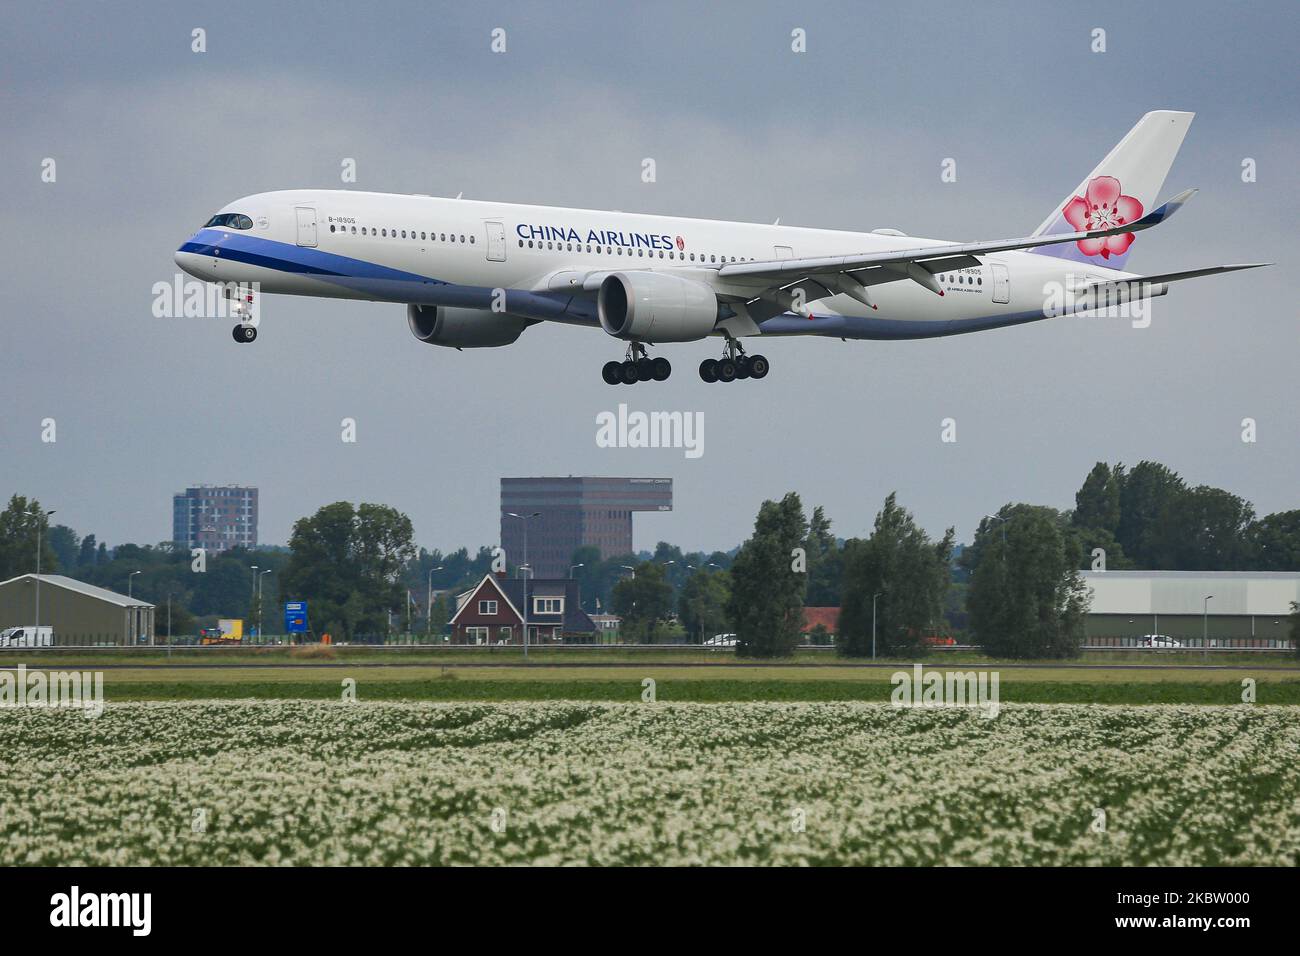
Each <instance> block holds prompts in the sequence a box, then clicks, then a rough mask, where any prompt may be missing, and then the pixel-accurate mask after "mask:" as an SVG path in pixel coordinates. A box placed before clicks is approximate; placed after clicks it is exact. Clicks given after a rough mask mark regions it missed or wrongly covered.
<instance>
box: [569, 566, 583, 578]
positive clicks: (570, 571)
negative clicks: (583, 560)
mask: <svg viewBox="0 0 1300 956" xmlns="http://www.w3.org/2000/svg"><path fill="white" fill-rule="evenodd" d="M585 567H586V565H585V564H571V565H569V577H573V572H574V571H576V570H578V568H585Z"/></svg>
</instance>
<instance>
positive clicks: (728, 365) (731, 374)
mask: <svg viewBox="0 0 1300 956" xmlns="http://www.w3.org/2000/svg"><path fill="white" fill-rule="evenodd" d="M717 373H718V381H719V382H734V381H735V380H736V363H735V362H733V361H732V360H731V359H729V358H724V359H718V365H717Z"/></svg>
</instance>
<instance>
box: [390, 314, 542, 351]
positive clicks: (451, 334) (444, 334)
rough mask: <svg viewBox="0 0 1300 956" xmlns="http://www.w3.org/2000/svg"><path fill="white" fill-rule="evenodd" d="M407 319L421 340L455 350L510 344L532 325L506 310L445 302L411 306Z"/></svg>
mask: <svg viewBox="0 0 1300 956" xmlns="http://www.w3.org/2000/svg"><path fill="white" fill-rule="evenodd" d="M406 322H407V324H408V325H410V327H411V334H412V335H414V336H415V337H416V338H417V339H419V340H420V341H421V342H426V343H428V344H429V345H443V346H446V347H448V348H454V349H480V348H495V347H497V346H501V345H510V344H511V343H513V342H514V341H515V339H517V338H519V336H520V334H521V333H522V332H523V331H524V329H526V328H528V326H529V322H528V320H527V319H521V318H518V317H517V316H513V315H506V314H505V313H502V312H491V311H489V310H487V309H449V308H447V307H445V306H441V305H408V306H407V307H406Z"/></svg>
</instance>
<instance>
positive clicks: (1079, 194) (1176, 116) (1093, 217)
mask: <svg viewBox="0 0 1300 956" xmlns="http://www.w3.org/2000/svg"><path fill="white" fill-rule="evenodd" d="M1195 115H1196V114H1195V113H1177V112H1174V111H1172V110H1156V111H1154V112H1151V113H1147V114H1146V115H1145V116H1143V117H1142V118H1141V119H1140V120H1138V122H1137V125H1136V126H1134V127H1133V128H1132V129H1131V130H1129V131H1128V135H1127V136H1125V137H1124V138H1123V139H1122V140H1120V141H1119V145H1118V146H1116V147H1115V148H1114V149H1112V150H1111V151H1110V153H1109V154H1108V155H1107V156H1106V158H1105V159H1103V160H1102V161H1101V164H1100V165H1099V166H1098V167H1097V168H1096V169H1094V170H1093V171H1092V172H1090V173H1089V174H1088V178H1087V179H1085V180H1084V181H1083V182H1081V183H1080V184H1079V187H1078V188H1077V189H1076V190H1075V191H1074V192H1072V193H1070V195H1068V196H1066V197H1065V199H1063V200H1061V203H1060V204H1059V205H1058V206H1057V207H1056V209H1055V210H1053V212H1052V214H1051V215H1050V216H1048V217H1047V219H1046V220H1044V221H1043V224H1042V225H1041V226H1039V227H1038V228H1037V229H1035V230H1034V232H1033V235H1035V236H1043V235H1054V234H1057V233H1064V232H1083V231H1085V230H1088V229H1104V228H1106V227H1107V226H1117V225H1122V224H1124V223H1128V222H1133V221H1134V220H1135V219H1139V218H1141V216H1142V215H1143V214H1144V213H1146V212H1148V211H1150V210H1151V208H1152V207H1153V206H1154V205H1155V202H1156V196H1157V194H1158V193H1159V192H1160V187H1161V186H1162V185H1164V181H1165V175H1166V174H1167V173H1168V172H1169V167H1170V166H1172V165H1173V163H1174V157H1175V156H1177V155H1178V147H1179V146H1181V145H1182V144H1183V137H1184V136H1186V135H1187V128H1188V127H1189V126H1191V125H1192V117H1193V116H1195ZM1134 238H1135V237H1134V235H1133V233H1122V234H1120V235H1117V236H1110V237H1108V238H1105V239H1084V240H1083V241H1081V242H1073V243H1071V242H1064V243H1058V244H1056V245H1052V246H1039V247H1038V248H1035V249H1032V250H1030V251H1031V252H1036V253H1038V254H1039V255H1043V256H1058V257H1060V258H1062V259H1073V260H1074V261H1075V262H1086V263H1089V264H1091V265H1098V266H1103V267H1104V268H1107V269H1122V268H1124V262H1125V260H1127V259H1128V250H1129V246H1131V245H1132V244H1133V241H1134Z"/></svg>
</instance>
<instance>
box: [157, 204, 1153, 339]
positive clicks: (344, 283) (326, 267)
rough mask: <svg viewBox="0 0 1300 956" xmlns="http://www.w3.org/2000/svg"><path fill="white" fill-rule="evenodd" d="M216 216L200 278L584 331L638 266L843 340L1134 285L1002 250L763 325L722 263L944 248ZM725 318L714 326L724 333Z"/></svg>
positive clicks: (870, 235)
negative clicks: (496, 311)
mask: <svg viewBox="0 0 1300 956" xmlns="http://www.w3.org/2000/svg"><path fill="white" fill-rule="evenodd" d="M222 214H242V215H243V216H247V217H248V220H250V221H251V227H250V228H242V229H241V228H235V227H232V226H230V225H225V224H219V225H215V226H209V227H205V228H203V229H201V230H200V231H199V232H198V233H196V234H195V235H194V236H193V237H191V239H190V240H188V241H187V242H186V243H185V244H184V245H182V247H181V249H180V250H179V251H178V252H177V253H176V261H177V262H178V263H179V264H180V265H181V267H182V268H184V269H185V271H187V272H189V273H190V274H191V275H194V276H197V277H199V278H201V279H205V280H209V281H214V282H237V283H257V284H259V285H260V289H261V291H262V292H265V293H284V294H290V295H307V296H322V297H330V298H352V299H366V300H374V301H387V302H401V303H408V304H411V303H414V304H426V305H439V306H458V307H465V308H481V309H490V308H491V307H492V294H493V293H494V292H497V291H499V290H509V291H510V295H511V298H510V305H509V311H510V312H511V313H515V314H519V315H522V316H524V317H527V318H530V319H544V320H550V321H560V322H571V323H575V324H581V325H598V323H597V320H596V317H595V311H594V306H593V304H592V299H593V295H592V289H593V286H592V277H593V276H594V277H596V278H597V279H598V278H599V276H600V275H601V274H604V273H609V272H625V271H630V270H650V271H654V272H662V273H668V274H672V275H677V276H681V277H684V278H690V279H695V280H697V281H700V282H704V283H706V284H708V285H709V286H711V287H712V288H713V289H714V290H715V291H716V292H717V293H718V296H719V299H720V300H721V301H731V302H734V303H737V306H738V311H739V312H741V313H742V314H741V315H740V316H739V317H738V318H736V319H735V320H733V321H732V322H731V327H730V328H729V329H728V331H731V332H733V333H734V334H737V335H746V334H749V335H752V334H821V335H835V336H839V337H845V338H923V337H929V336H935V335H947V334H955V333H958V332H967V331H976V330H978V329H982V328H993V327H998V326H1002V325H1013V324H1018V323H1020V322H1027V321H1033V320H1035V319H1038V318H1044V317H1048V316H1049V315H1059V314H1064V313H1068V312H1071V311H1076V310H1074V309H1070V308H1060V307H1059V305H1054V304H1053V303H1052V302H1051V290H1052V289H1053V286H1054V284H1056V285H1062V286H1072V285H1077V284H1078V283H1080V282H1089V281H1105V280H1113V279H1116V278H1120V277H1124V276H1127V275H1129V274H1128V273H1123V272H1117V271H1114V270H1107V269H1102V268H1098V267H1096V266H1091V265H1081V264H1079V263H1075V262H1070V261H1067V260H1063V259H1060V258H1056V257H1052V256H1043V255H1037V254H1034V253H1028V252H1003V253H995V254H992V255H989V256H984V257H981V259H982V261H981V264H980V265H979V266H975V267H971V268H966V269H959V270H956V271H952V272H946V273H939V274H938V275H936V277H935V278H936V279H937V280H938V282H939V285H940V287H941V288H942V290H943V293H944V294H943V295H936V294H934V292H933V291H930V290H928V289H926V288H923V287H922V286H920V285H918V284H916V283H914V282H910V281H898V282H889V283H885V284H881V285H876V286H874V287H872V292H871V295H872V301H873V302H874V304H875V305H876V308H875V309H872V308H869V307H868V306H867V305H865V304H863V303H861V302H858V301H856V300H855V299H852V298H849V297H848V296H846V295H833V296H830V297H826V298H822V299H820V300H818V301H816V302H811V303H809V304H808V310H807V311H808V312H809V314H810V315H811V318H809V316H808V315H799V314H794V313H790V312H784V313H782V314H780V315H775V316H771V315H769V316H767V317H765V318H763V319H761V320H759V321H757V322H754V321H751V320H750V319H749V317H748V315H747V314H745V312H744V309H743V306H741V305H740V304H741V303H743V302H744V300H745V299H747V298H751V297H754V296H757V295H758V292H759V291H761V289H762V288H763V286H764V285H766V283H763V282H756V281H755V280H746V279H744V278H737V279H727V278H723V277H720V276H719V275H718V270H719V269H720V268H721V266H722V265H723V264H724V263H732V262H745V261H755V260H757V261H767V260H773V259H784V258H805V257H811V256H835V255H850V254H861V253H870V252H886V251H890V250H896V249H916V248H919V247H924V246H926V245H931V244H933V245H941V244H943V243H942V241H940V240H930V239H918V238H916V237H912V236H901V235H897V234H892V231H891V234H882V233H876V232H865V233H859V232H841V231H834V230H827V229H808V228H802V227H797V226H781V225H760V224H755V223H743V222H723V221H714V220H707V219H687V218H680V217H675V216H653V215H642V214H637V213H625V212H600V211H596V210H590V209H567V208H560V207H553V206H530V205H517V204H513V203H494V202H480V201H475V200H467V199H441V198H434V197H430V196H412V195H397V194H389V193H368V192H355V191H347V190H323V189H322V190H316V189H308V190H288V191H279V192H268V193H259V194H256V195H252V196H248V197H245V198H243V199H240V200H238V201H237V202H234V203H231V204H230V205H229V206H227V207H225V209H223V210H222V213H221V214H218V216H221V215H222ZM242 221H243V220H241V222H242ZM1161 291H1163V290H1161ZM516 292H518V293H520V295H516V294H515V293H516ZM1157 294H1158V293H1157ZM727 324H728V323H727V322H720V323H719V331H721V330H722V328H723V327H725V326H727Z"/></svg>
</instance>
